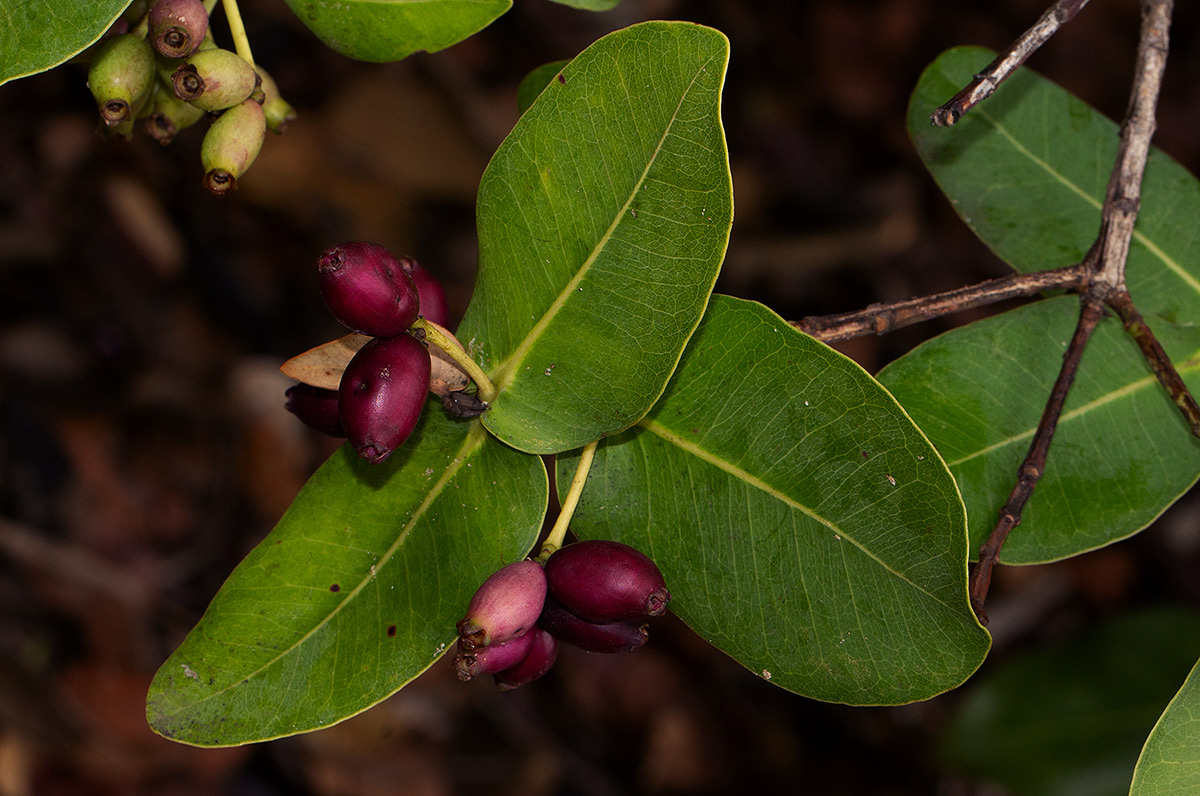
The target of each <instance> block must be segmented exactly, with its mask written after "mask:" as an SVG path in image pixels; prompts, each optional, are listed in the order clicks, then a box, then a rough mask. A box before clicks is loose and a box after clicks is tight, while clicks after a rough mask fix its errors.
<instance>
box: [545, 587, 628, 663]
mask: <svg viewBox="0 0 1200 796" xmlns="http://www.w3.org/2000/svg"><path fill="white" fill-rule="evenodd" d="M538 626H539V627H541V628H542V629H543V630H545V631H546V632H547V633H549V634H550V635H552V636H554V637H555V638H557V639H558V640H559V641H565V642H566V643H567V644H572V645H574V646H576V647H579V648H581V649H585V650H587V651H588V652H635V651H637V649H638V648H639V647H641V646H642V645H643V644H645V643H646V640H647V639H648V638H650V632H649V629H648V628H647V627H646V625H645V624H640V623H636V622H609V623H607V624H599V623H596V622H588V621H587V620H586V619H580V618H579V617H578V616H576V615H575V614H573V613H572V612H570V611H568V610H567V609H566V608H564V607H563V606H562V605H561V604H560V603H558V602H557V601H556V600H555V599H554V598H553V597H547V598H546V603H545V606H544V607H543V608H542V615H541V617H539V618H538Z"/></svg>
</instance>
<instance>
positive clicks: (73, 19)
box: [0, 0, 129, 85]
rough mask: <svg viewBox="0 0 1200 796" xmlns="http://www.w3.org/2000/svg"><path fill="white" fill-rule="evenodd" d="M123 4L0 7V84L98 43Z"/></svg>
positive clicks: (32, 2) (106, 0) (73, 1)
mask: <svg viewBox="0 0 1200 796" xmlns="http://www.w3.org/2000/svg"><path fill="white" fill-rule="evenodd" d="M128 5H129V0H93V1H92V2H87V3H81V2H79V0H24V1H23V2H12V3H4V4H3V5H0V85H3V84H5V83H7V82H8V81H10V80H16V79H17V78H19V77H28V76H29V75H35V74H37V73H38V72H45V71H46V70H47V69H50V68H52V67H55V66H58V65H59V64H61V63H64V62H65V61H67V60H68V59H70V58H73V57H75V56H76V55H79V53H81V52H83V51H84V50H86V49H87V48H88V47H90V46H91V45H93V44H95V43H96V41H98V40H99V39H100V36H101V35H103V33H104V31H106V30H108V28H109V27H110V26H111V25H112V23H113V22H115V21H116V20H117V18H118V17H119V16H121V12H122V11H124V10H125V7H126V6H128Z"/></svg>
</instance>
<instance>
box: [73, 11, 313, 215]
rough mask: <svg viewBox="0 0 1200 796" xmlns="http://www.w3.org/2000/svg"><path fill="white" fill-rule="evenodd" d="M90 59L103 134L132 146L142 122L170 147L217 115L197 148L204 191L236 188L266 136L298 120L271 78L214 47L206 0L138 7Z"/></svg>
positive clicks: (233, 54)
mask: <svg viewBox="0 0 1200 796" xmlns="http://www.w3.org/2000/svg"><path fill="white" fill-rule="evenodd" d="M90 58H91V65H90V67H89V69H88V88H89V89H91V92H92V95H93V96H94V97H95V98H96V104H97V106H98V108H99V110H100V118H101V120H102V121H103V129H104V130H105V132H106V133H109V134H113V135H119V136H121V137H123V138H126V139H129V138H131V137H132V133H133V125H134V122H135V121H137V120H139V119H143V120H145V129H146V132H147V133H149V134H150V135H151V136H152V137H153V138H154V139H156V140H157V141H158V142H159V143H160V144H163V145H166V144H169V143H170V142H171V141H172V140H173V139H174V138H175V135H176V134H177V133H178V132H179V131H180V130H182V129H184V128H186V127H190V126H191V125H193V124H195V123H196V122H198V121H200V119H202V118H203V117H204V116H205V115H207V114H219V115H217V117H216V119H215V120H214V121H213V123H212V125H211V126H210V127H209V129H208V131H207V132H206V133H205V136H204V141H203V143H202V144H201V147H200V160H201V163H202V164H203V166H204V185H205V187H206V188H208V189H209V190H210V191H212V192H213V193H216V194H223V193H227V192H228V191H232V190H234V189H236V188H237V179H238V177H240V176H241V175H242V174H243V173H244V172H245V171H246V169H248V168H249V167H250V164H251V163H252V162H253V161H254V158H255V157H257V156H258V151H259V149H260V148H261V147H262V142H263V137H264V135H265V134H266V130H267V129H271V130H274V131H275V132H281V131H282V130H283V128H284V126H286V124H287V123H288V122H289V121H290V120H291V119H293V118H295V115H296V114H295V111H294V110H292V107H291V106H290V105H288V103H287V101H286V100H284V99H283V97H282V96H280V94H279V89H278V87H277V86H276V84H275V81H274V80H272V79H271V76H270V75H268V74H267V73H266V72H265V71H264V70H262V69H260V68H256V67H255V66H254V65H253V64H251V63H249V62H248V61H246V60H245V59H243V58H242V57H241V56H240V55H238V54H237V53H236V52H233V51H231V50H225V49H221V48H219V47H217V45H216V43H215V41H214V40H213V38H212V35H211V33H210V32H209V27H208V11H207V9H206V8H205V5H204V2H203V0H155V2H153V3H146V2H134V3H133V4H132V5H131V6H130V7H129V10H127V11H126V12H125V14H124V15H122V17H121V18H120V19H119V20H117V22H116V24H114V25H113V27H112V28H111V29H110V30H109V32H108V33H107V34H106V35H105V37H104V38H103V39H102V40H101V42H100V43H99V44H98V45H97V46H96V48H95V50H94V52H93V53H92V54H91V56H90Z"/></svg>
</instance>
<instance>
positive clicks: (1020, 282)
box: [792, 263, 1088, 342]
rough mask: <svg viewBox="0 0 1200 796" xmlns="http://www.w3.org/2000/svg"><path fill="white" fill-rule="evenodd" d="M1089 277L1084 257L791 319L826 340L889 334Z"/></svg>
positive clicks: (1075, 285)
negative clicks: (1060, 264) (1066, 263)
mask: <svg viewBox="0 0 1200 796" xmlns="http://www.w3.org/2000/svg"><path fill="white" fill-rule="evenodd" d="M1087 277H1088V268H1087V266H1085V265H1083V264H1082V263H1080V264H1077V265H1070V266H1066V267H1063V268H1055V269H1052V270H1049V271H1037V272H1035V273H1031V274H1010V275H1008V276H1001V277H997V278H996V279H989V280H987V281H986V282H980V283H979V284H976V285H968V286H966V287H960V288H955V289H954V290H947V291H946V292H944V293H935V294H933V295H931V296H922V297H921V298H914V299H905V300H904V301H893V302H887V303H880V304H872V305H870V306H869V307H867V308H866V309H862V310H857V311H855V312H843V313H839V314H836V315H810V316H808V317H806V318H801V319H800V320H799V321H792V325H793V326H795V327H796V328H797V329H799V330H800V331H802V332H804V333H805V334H808V335H811V336H812V337H815V338H817V339H818V340H824V341H826V342H829V341H832V340H846V339H849V338H851V337H858V336H860V335H864V334H871V333H874V334H884V333H886V332H890V331H892V330H893V329H899V328H901V327H904V326H909V325H910V324H914V323H918V322H920V321H927V320H929V319H931V318H938V317H941V316H943V315H949V314H950V313H953V312H959V311H960V310H965V309H971V308H973V307H982V306H986V305H988V304H994V303H996V302H997V301H1003V300H1005V299H1010V298H1016V297H1018V296H1033V295H1036V294H1038V293H1041V292H1042V291H1044V290H1051V289H1054V288H1070V289H1076V290H1078V289H1080V288H1082V287H1083V285H1084V284H1085V282H1086V280H1087Z"/></svg>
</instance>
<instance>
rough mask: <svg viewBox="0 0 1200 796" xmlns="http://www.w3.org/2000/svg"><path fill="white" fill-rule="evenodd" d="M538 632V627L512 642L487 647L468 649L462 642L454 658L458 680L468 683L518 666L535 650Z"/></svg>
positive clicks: (459, 643)
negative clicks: (482, 676)
mask: <svg viewBox="0 0 1200 796" xmlns="http://www.w3.org/2000/svg"><path fill="white" fill-rule="evenodd" d="M536 630H537V628H536V627H533V628H530V629H529V630H526V631H525V632H524V633H522V634H521V635H519V636H517V637H516V638H514V639H512V640H510V641H505V642H504V643H502V644H489V645H488V646H486V647H467V646H466V645H464V644H463V643H462V641H461V640H460V641H459V642H458V654H457V655H455V656H454V670H455V671H456V672H458V679H459V680H463V681H466V680H470V679H471V678H472V677H476V676H478V675H481V674H489V673H494V672H500V671H503V670H505V669H511V668H512V667H514V666H516V665H517V664H518V663H520V662H521V661H523V660H524V659H525V656H526V655H528V654H529V650H530V649H532V648H533V640H534V637H535V631H536Z"/></svg>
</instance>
